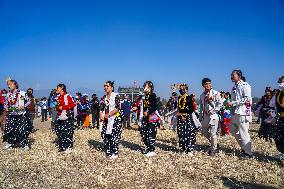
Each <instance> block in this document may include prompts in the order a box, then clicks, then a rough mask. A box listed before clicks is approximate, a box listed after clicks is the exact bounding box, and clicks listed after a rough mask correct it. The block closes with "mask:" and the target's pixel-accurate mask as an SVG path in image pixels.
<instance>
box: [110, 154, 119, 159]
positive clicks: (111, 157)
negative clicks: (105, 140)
mask: <svg viewBox="0 0 284 189" xmlns="http://www.w3.org/2000/svg"><path fill="white" fill-rule="evenodd" d="M109 158H110V159H117V158H118V155H114V154H113V155H111V156H110V157H109Z"/></svg>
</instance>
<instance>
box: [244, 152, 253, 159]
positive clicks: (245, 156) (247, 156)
mask: <svg viewBox="0 0 284 189" xmlns="http://www.w3.org/2000/svg"><path fill="white" fill-rule="evenodd" d="M251 158H253V155H252V154H248V153H246V152H244V153H243V154H242V159H251Z"/></svg>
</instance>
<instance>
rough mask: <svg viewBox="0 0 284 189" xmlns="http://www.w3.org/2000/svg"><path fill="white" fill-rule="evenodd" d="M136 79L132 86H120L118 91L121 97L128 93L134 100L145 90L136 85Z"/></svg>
mask: <svg viewBox="0 0 284 189" xmlns="http://www.w3.org/2000/svg"><path fill="white" fill-rule="evenodd" d="M136 83H137V82H136V81H133V84H132V87H118V89H117V92H118V94H119V96H120V98H121V99H123V98H124V96H125V95H128V97H129V99H130V100H131V101H132V102H133V101H134V100H135V99H136V98H137V97H138V96H139V93H142V92H143V88H142V87H140V86H139V87H137V86H136Z"/></svg>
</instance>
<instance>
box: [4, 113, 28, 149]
mask: <svg viewBox="0 0 284 189" xmlns="http://www.w3.org/2000/svg"><path fill="white" fill-rule="evenodd" d="M29 134H30V123H29V120H28V118H27V117H26V116H25V115H9V116H8V118H7V123H6V125H5V128H4V135H3V142H8V143H9V144H16V143H17V142H19V143H20V144H21V146H23V147H24V146H27V145H29V139H28V137H29Z"/></svg>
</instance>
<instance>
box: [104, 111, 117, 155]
mask: <svg viewBox="0 0 284 189" xmlns="http://www.w3.org/2000/svg"><path fill="white" fill-rule="evenodd" d="M121 123H122V121H121V117H120V116H119V117H116V118H115V120H114V124H113V129H112V132H111V134H106V131H107V121H105V123H104V125H103V128H102V138H103V140H104V148H105V152H106V154H107V155H108V156H110V155H118V149H119V143H120V137H121V133H122V126H121Z"/></svg>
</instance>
